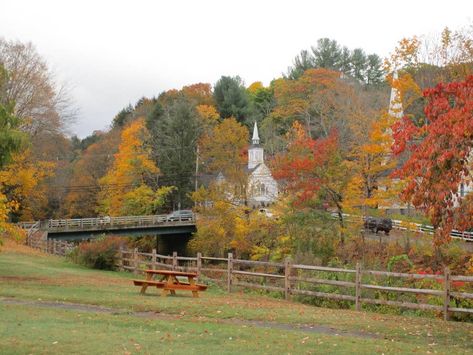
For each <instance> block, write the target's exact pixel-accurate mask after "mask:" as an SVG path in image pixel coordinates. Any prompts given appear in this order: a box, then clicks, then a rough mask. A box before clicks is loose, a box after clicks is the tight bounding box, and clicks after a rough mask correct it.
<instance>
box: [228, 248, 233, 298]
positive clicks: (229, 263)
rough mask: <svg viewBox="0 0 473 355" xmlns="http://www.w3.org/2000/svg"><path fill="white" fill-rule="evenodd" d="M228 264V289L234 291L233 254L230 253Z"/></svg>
mask: <svg viewBox="0 0 473 355" xmlns="http://www.w3.org/2000/svg"><path fill="white" fill-rule="evenodd" d="M227 260H228V264H227V291H228V292H229V293H230V292H232V273H233V254H232V253H228V259H227Z"/></svg>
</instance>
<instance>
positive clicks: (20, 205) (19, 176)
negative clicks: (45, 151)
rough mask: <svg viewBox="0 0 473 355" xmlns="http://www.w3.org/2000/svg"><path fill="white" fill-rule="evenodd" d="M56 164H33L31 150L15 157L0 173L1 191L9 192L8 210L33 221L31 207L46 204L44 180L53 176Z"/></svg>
mask: <svg viewBox="0 0 473 355" xmlns="http://www.w3.org/2000/svg"><path fill="white" fill-rule="evenodd" d="M54 167H55V164H54V163H52V162H45V161H39V162H33V161H32V160H31V152H30V150H28V149H27V150H24V151H21V152H18V153H16V154H14V155H13V160H12V163H11V164H10V165H8V166H7V167H6V168H5V170H3V171H0V189H3V191H8V193H7V197H8V202H7V203H6V204H7V208H8V209H9V210H10V211H11V212H15V213H17V214H20V217H21V218H22V219H24V220H30V219H32V214H31V210H30V205H31V204H32V203H33V201H35V202H36V203H38V202H39V203H44V201H45V199H46V196H45V188H44V186H43V185H42V184H41V183H42V182H43V180H44V179H46V178H47V177H50V176H52V175H53V169H54Z"/></svg>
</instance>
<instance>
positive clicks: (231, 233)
mask: <svg viewBox="0 0 473 355" xmlns="http://www.w3.org/2000/svg"><path fill="white" fill-rule="evenodd" d="M227 191H228V184H227V183H224V182H213V183H211V184H210V186H209V187H208V188H204V187H201V188H200V189H199V190H197V191H195V192H194V193H193V194H192V199H193V200H194V202H196V205H197V207H196V208H197V211H198V212H199V218H198V219H197V232H196V233H195V235H194V238H192V240H191V242H190V244H189V246H190V248H191V249H192V250H194V251H197V252H203V253H207V254H209V255H215V256H223V255H224V254H225V253H226V252H230V251H231V252H233V253H234V255H235V256H241V255H242V254H245V255H248V254H249V251H250V249H251V244H250V243H249V240H248V233H249V224H248V215H247V213H248V211H247V208H246V207H245V206H244V205H242V204H236V203H233V201H232V196H230V195H229V194H228V193H227Z"/></svg>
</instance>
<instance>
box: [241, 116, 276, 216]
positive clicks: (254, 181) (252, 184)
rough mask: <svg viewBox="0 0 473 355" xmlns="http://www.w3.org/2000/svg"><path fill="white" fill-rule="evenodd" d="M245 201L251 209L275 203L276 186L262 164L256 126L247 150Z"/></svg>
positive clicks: (261, 153)
mask: <svg viewBox="0 0 473 355" xmlns="http://www.w3.org/2000/svg"><path fill="white" fill-rule="evenodd" d="M246 195H247V200H248V205H249V206H251V207H265V206H268V205H270V204H271V203H273V202H274V201H276V199H277V197H278V184H277V182H276V180H274V178H273V176H272V174H271V171H270V170H269V168H268V167H267V166H266V164H265V163H264V150H263V147H261V146H260V142H259V134H258V125H257V124H256V122H255V126H254V128H253V138H252V144H251V146H250V148H249V149H248V185H247V193H246Z"/></svg>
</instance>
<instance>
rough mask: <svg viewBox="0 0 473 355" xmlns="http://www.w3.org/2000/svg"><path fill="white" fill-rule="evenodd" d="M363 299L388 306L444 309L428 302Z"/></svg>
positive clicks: (365, 301) (364, 301) (363, 299)
mask: <svg viewBox="0 0 473 355" xmlns="http://www.w3.org/2000/svg"><path fill="white" fill-rule="evenodd" d="M361 301H362V302H363V303H370V304H381V305H386V306H397V307H403V308H411V309H424V310H433V311H442V310H443V306H436V305H433V304H426V303H412V302H400V301H388V300H380V299H372V298H362V299H361Z"/></svg>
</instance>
